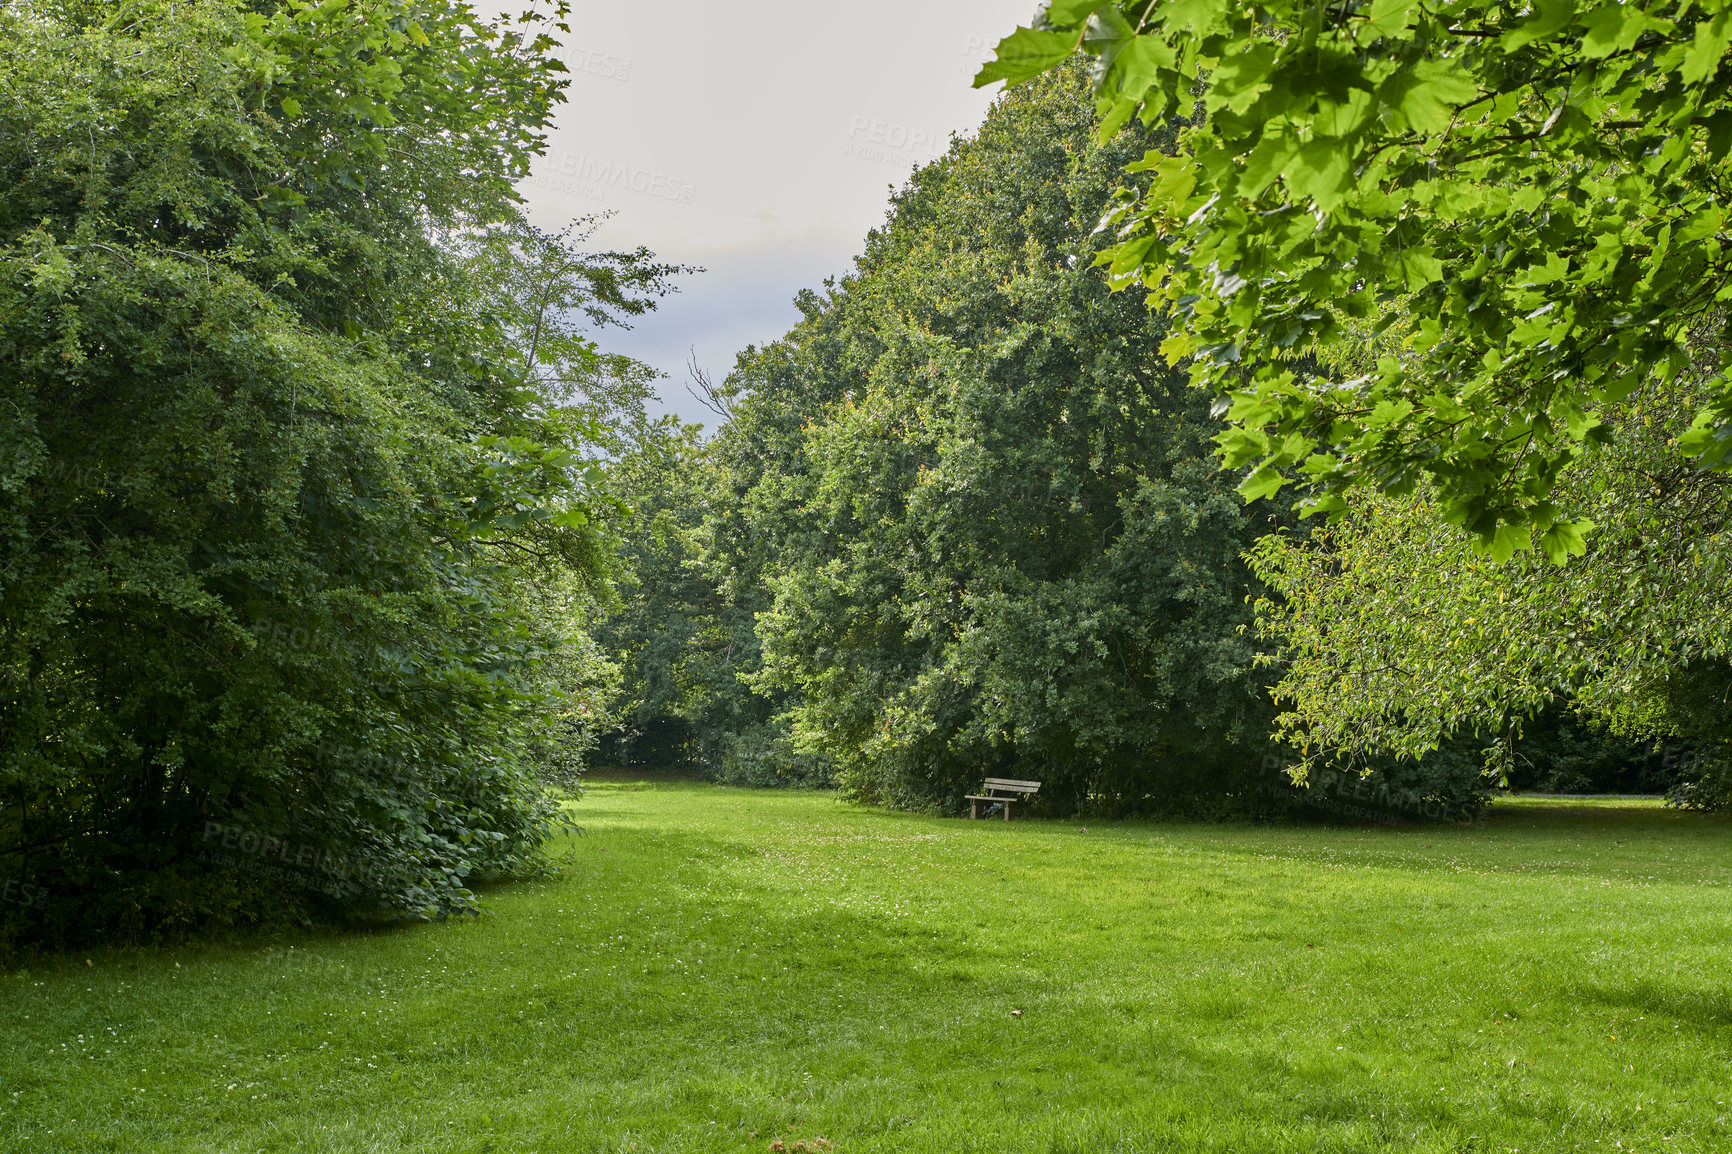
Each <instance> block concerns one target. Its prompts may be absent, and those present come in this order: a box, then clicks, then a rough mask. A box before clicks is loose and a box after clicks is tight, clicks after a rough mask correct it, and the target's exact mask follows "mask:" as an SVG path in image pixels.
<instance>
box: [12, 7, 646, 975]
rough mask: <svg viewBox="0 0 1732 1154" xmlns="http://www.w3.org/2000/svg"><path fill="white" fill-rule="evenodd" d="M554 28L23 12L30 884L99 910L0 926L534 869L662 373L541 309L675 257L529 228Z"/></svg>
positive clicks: (371, 895) (15, 146) (321, 903)
mask: <svg viewBox="0 0 1732 1154" xmlns="http://www.w3.org/2000/svg"><path fill="white" fill-rule="evenodd" d="M523 19H524V21H526V22H527V24H526V25H520V26H518V27H517V28H515V29H511V28H495V27H492V26H490V25H488V24H487V23H485V22H484V21H482V20H480V19H479V18H478V17H476V16H475V15H474V14H473V13H472V12H471V11H470V9H469V8H468V7H467V6H465V5H461V4H447V3H437V2H430V3H424V4H420V3H411V2H399V0H366V2H358V3H349V4H344V3H342V2H341V0H338V2H334V3H326V4H323V5H320V6H317V7H314V6H310V5H307V4H302V3H299V2H296V0H290V2H288V3H285V4H282V5H264V6H252V7H248V6H244V5H240V4H236V3H230V2H226V0H195V2H191V3H187V2H177V3H174V4H172V5H171V4H167V3H154V2H150V0H146V2H144V3H131V4H126V5H118V4H109V3H102V2H97V0H73V2H69V3H55V4H46V3H44V4H36V3H22V4H11V5H8V6H6V7H5V8H4V9H0V173H4V174H5V175H4V184H5V190H6V191H5V196H4V197H3V198H0V363H4V365H5V366H6V371H5V373H4V376H3V379H0V494H3V498H0V803H3V806H4V808H3V809H0V874H3V876H4V877H6V878H7V879H23V880H24V881H26V882H28V883H30V884H32V885H34V886H36V887H38V889H39V890H42V891H46V892H51V893H53V894H55V895H56V897H57V898H58V899H59V900H56V901H54V902H52V903H48V904H46V905H38V907H37V908H33V909H32V908H24V909H20V908H19V907H18V906H16V905H13V906H9V907H7V908H5V909H0V920H3V921H4V923H5V926H4V932H0V937H5V936H7V935H12V936H19V935H22V936H26V937H32V938H36V939H39V940H63V941H70V940H78V939H80V938H85V937H89V936H91V935H92V934H94V933H96V932H106V933H109V934H133V935H148V934H155V933H161V932H169V931H172V930H174V929H175V928H176V927H182V926H186V925H191V924H194V923H202V922H215V921H223V920H245V919H249V918H254V917H259V916H264V915H266V914H270V913H283V912H290V913H303V914H304V913H307V912H311V911H314V910H316V909H321V908H322V909H328V910H338V911H345V912H349V913H366V912H369V911H381V912H389V913H394V914H399V915H401V914H425V913H436V912H443V911H449V910H455V909H463V908H468V907H469V906H470V905H471V904H472V898H471V896H470V891H469V888H468V887H469V885H470V883H471V882H472V881H473V880H475V879H477V878H486V877H490V876H497V875H500V874H504V873H508V872H512V871H518V870H522V869H525V868H529V867H531V866H533V864H534V862H535V860H536V855H537V852H538V847H539V846H540V844H541V842H542V840H543V839H544V837H545V836H546V835H547V833H548V831H549V829H550V822H552V821H553V819H554V816H555V811H554V809H553V807H552V806H551V804H550V803H549V802H548V801H547V800H546V799H545V798H544V796H543V794H542V791H541V789H540V787H539V785H538V783H537V781H536V780H535V776H534V774H533V773H532V771H531V767H530V766H529V765H528V764H527V760H526V757H525V751H526V750H527V749H528V748H530V746H531V743H533V742H534V741H535V740H537V734H538V733H543V734H545V729H546V726H545V720H546V718H545V716H544V715H545V714H546V713H547V712H548V710H549V709H550V708H551V706H550V704H549V703H548V702H547V701H546V700H545V699H544V695H543V693H542V690H544V689H546V688H547V679H546V677H545V676H544V675H543V673H542V672H540V671H539V666H540V664H541V662H542V660H543V658H545V657H546V656H547V654H548V653H549V652H550V650H552V649H553V648H554V647H555V646H556V645H557V643H558V642H559V641H560V640H561V639H562V637H567V636H570V635H571V633H572V628H571V622H572V621H573V620H574V619H575V618H574V617H573V612H574V610H573V605H572V595H573V593H574V591H575V592H579V593H580V592H581V591H583V590H584V589H586V588H588V587H593V585H594V584H595V582H596V581H597V580H598V579H599V577H600V574H601V565H602V558H603V555H604V549H603V546H602V543H601V542H600V541H599V540H598V538H597V536H596V529H595V526H596V522H595V519H594V516H593V514H594V513H595V512H596V510H597V507H598V505H599V504H601V503H602V499H601V498H600V497H599V496H598V495H597V493H596V485H597V484H598V482H599V480H600V478H599V474H598V473H597V471H596V468H595V465H594V462H593V461H592V460H591V458H593V457H594V456H595V455H596V454H595V452H594V451H593V450H592V449H590V448H588V447H587V446H589V445H590V444H591V443H592V442H594V441H596V440H597V439H598V438H600V437H601V436H602V430H601V425H600V421H601V419H602V413H601V411H600V410H599V409H598V408H597V405H600V406H602V407H603V408H605V407H606V405H608V404H612V403H615V401H617V400H618V399H619V398H618V397H617V395H615V394H609V393H608V392H607V389H606V388H605V387H603V386H604V385H605V384H606V383H607V382H609V381H612V382H616V383H617V381H618V379H619V377H620V375H621V374H620V372H619V371H618V366H617V365H615V366H610V365H609V364H608V363H606V362H605V361H604V360H603V359H602V358H600V357H599V356H598V355H597V354H596V352H595V350H594V348H593V346H591V345H589V344H588V342H587V341H585V340H583V339H581V338H578V337H577V336H575V335H574V331H573V330H572V329H571V327H570V324H571V323H572V322H570V321H561V320H559V319H558V318H557V317H547V318H543V319H545V320H546V321H547V323H546V324H545V325H544V324H541V323H539V321H538V320H537V319H536V316H535V314H534V312H533V309H532V308H531V307H530V306H531V304H532V302H533V301H534V300H535V299H536V298H535V297H534V295H533V294H526V293H525V292H523V291H521V290H522V289H523V287H524V285H526V284H529V283H541V284H552V283H556V282H557V283H562V284H565V285H567V286H568V287H569V286H571V285H573V284H583V285H587V286H588V289H587V290H586V291H588V293H589V295H590V297H591V298H592V299H593V300H595V302H596V307H598V308H601V309H603V310H608V309H612V308H615V307H617V306H620V305H622V304H623V303H624V298H625V297H635V296H637V295H639V294H637V293H635V292H633V291H631V285H633V284H634V283H635V284H638V285H639V286H648V287H650V288H651V289H652V290H653V287H654V285H655V284H656V283H657V282H658V281H659V278H660V276H661V275H662V272H663V271H665V270H657V269H655V268H654V267H653V266H650V265H649V264H648V262H647V261H646V259H645V257H644V255H643V254H625V255H622V256H618V257H614V258H604V259H601V260H599V261H593V260H592V261H590V262H589V263H590V265H591V270H592V273H593V275H590V276H588V277H584V276H579V275H576V274H574V272H573V268H574V265H578V264H583V263H584V258H581V257H580V256H579V255H578V254H576V253H574V252H573V251H572V250H571V249H570V247H569V245H567V244H565V243H564V242H563V241H561V240H560V238H557V237H551V238H550V237H546V236H542V235H541V234H538V233H535V232H534V230H532V229H529V228H528V226H527V225H525V224H523V222H522V221H521V219H520V218H519V216H518V213H517V209H516V205H515V199H514V194H513V193H512V191H511V183H512V181H513V180H514V179H517V178H520V177H521V176H522V175H524V173H525V172H526V170H527V166H528V163H529V161H530V159H531V157H532V154H533V153H534V152H535V151H537V150H538V149H539V147H540V139H541V132H542V130H543V129H544V127H545V126H546V124H547V121H548V117H549V115H550V111H551V108H552V107H553V105H554V103H555V102H556V101H557V100H559V99H560V98H561V96H560V84H559V83H558V81H557V79H556V77H555V76H554V75H553V74H551V73H550V71H549V67H550V66H549V63H548V61H547V60H546V58H545V57H544V54H543V53H544V50H545V49H546V48H547V47H548V46H549V43H550V42H549V41H548V40H547V39H546V38H545V37H544V36H542V35H541V34H540V32H539V31H538V28H540V27H542V26H541V25H540V24H538V23H537V22H538V21H539V20H540V19H541V18H540V17H537V16H535V15H534V14H533V13H531V14H526V16H525V17H524V18H523ZM502 265H506V266H510V267H512V268H516V269H518V270H519V271H520V272H521V274H522V275H521V276H520V277H518V278H516V279H513V278H510V277H502V276H500V275H497V274H498V269H499V268H500V267H501V266H502ZM574 277H575V280H574ZM634 278H635V279H634ZM616 290H617V291H616ZM610 294H612V296H611V299H610ZM649 295H651V296H653V291H652V292H650V294H649ZM631 307H633V308H635V307H637V306H635V305H633V306H631ZM626 311H630V309H627V310H626ZM549 378H553V379H558V380H561V381H567V382H569V381H574V380H578V379H579V378H581V379H583V380H587V381H589V382H590V383H591V384H593V385H594V386H595V389H593V390H591V392H596V393H597V395H598V396H600V397H601V398H602V399H601V400H594V398H592V401H593V403H588V404H572V403H569V397H567V396H563V395H561V394H560V393H559V392H558V391H557V390H551V389H549V388H547V387H546V385H547V381H548V379H549ZM615 392H616V394H617V390H616V391H615ZM586 395H588V394H586ZM610 395H612V396H614V400H608V399H607V398H608V397H609V396H610ZM525 562H532V563H533V567H534V568H535V569H536V571H537V573H538V574H539V576H540V577H541V579H542V587H541V588H540V589H539V590H537V589H534V588H532V587H531V586H529V585H528V584H526V583H524V582H521V581H518V580H516V579H515V577H514V573H517V572H518V571H519V570H520V568H521V566H522V565H523V564H524V563H525ZM562 590H563V592H562Z"/></svg>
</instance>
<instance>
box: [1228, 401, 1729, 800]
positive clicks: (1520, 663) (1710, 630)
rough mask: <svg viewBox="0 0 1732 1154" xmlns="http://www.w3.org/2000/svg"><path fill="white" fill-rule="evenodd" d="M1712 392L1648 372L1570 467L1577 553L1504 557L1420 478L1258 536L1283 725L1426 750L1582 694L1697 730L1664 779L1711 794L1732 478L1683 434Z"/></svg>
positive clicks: (1385, 746) (1518, 724) (1594, 705)
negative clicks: (1656, 381) (1441, 508)
mask: <svg viewBox="0 0 1732 1154" xmlns="http://www.w3.org/2000/svg"><path fill="white" fill-rule="evenodd" d="M1699 400H1700V398H1699V395H1697V394H1695V393H1693V392H1691V391H1690V389H1689V388H1688V387H1687V386H1686V385H1685V384H1684V383H1683V382H1679V383H1675V384H1674V385H1673V386H1669V387H1661V386H1651V387H1650V388H1648V389H1646V390H1643V391H1642V392H1639V393H1637V394H1636V395H1635V396H1634V397H1632V398H1631V400H1630V401H1629V402H1627V403H1625V404H1623V405H1620V406H1619V407H1618V408H1617V409H1616V410H1615V411H1614V412H1613V414H1611V417H1610V422H1611V423H1612V424H1613V425H1614V427H1615V428H1616V431H1617V436H1616V438H1615V440H1614V442H1613V444H1612V445H1611V446H1609V447H1607V448H1605V449H1603V450H1601V451H1600V452H1598V453H1596V454H1594V455H1593V456H1592V457H1590V458H1589V459H1588V460H1586V461H1584V462H1582V463H1581V464H1579V465H1578V466H1577V467H1575V468H1573V469H1571V470H1570V471H1569V473H1567V474H1566V476H1565V481H1564V483H1565V486H1566V489H1565V492H1566V494H1567V495H1568V497H1569V499H1570V500H1571V502H1572V503H1573V504H1574V505H1575V507H1577V508H1581V509H1583V510H1585V511H1587V512H1588V513H1589V515H1590V516H1592V517H1593V519H1594V520H1595V521H1596V522H1597V523H1598V525H1599V530H1598V532H1596V534H1595V535H1594V538H1593V539H1592V541H1591V542H1590V544H1589V548H1588V550H1587V553H1586V556H1584V557H1583V558H1581V559H1580V560H1578V561H1576V562H1574V563H1573V564H1571V565H1569V566H1566V567H1563V568H1558V567H1554V566H1551V565H1548V564H1545V563H1544V562H1543V561H1541V560H1538V559H1536V558H1534V557H1532V556H1531V555H1524V556H1518V557H1516V558H1514V559H1513V560H1511V561H1509V562H1507V563H1506V564H1503V565H1497V564H1492V563H1490V562H1489V561H1487V560H1486V559H1484V558H1482V557H1480V556H1478V555H1476V553H1475V552H1474V551H1473V550H1472V549H1471V548H1470V547H1469V546H1468V544H1467V543H1466V542H1465V541H1463V540H1462V539H1461V538H1460V537H1459V535H1458V534H1456V533H1454V532H1452V531H1451V529H1450V527H1449V526H1448V525H1446V524H1445V523H1444V522H1443V520H1442V519H1441V518H1440V517H1439V516H1438V515H1437V512H1436V509H1435V507H1434V506H1433V505H1432V504H1431V503H1430V502H1428V501H1427V500H1425V499H1424V498H1423V497H1421V498H1412V497H1409V498H1391V497H1381V496H1378V497H1365V498H1356V499H1355V501H1354V502H1353V503H1352V505H1351V508H1350V512H1349V514H1348V515H1347V516H1346V517H1344V518H1342V519H1341V520H1340V521H1339V522H1338V523H1336V524H1334V525H1332V526H1330V527H1329V529H1328V530H1327V531H1325V532H1322V533H1319V534H1317V535H1316V536H1314V537H1312V538H1311V539H1309V540H1303V541H1302V540H1298V539H1296V538H1292V537H1287V536H1279V535H1276V536H1271V537H1269V538H1266V539H1265V540H1263V541H1262V542H1260V543H1259V544H1258V546H1257V548H1256V550H1255V552H1254V555H1253V561H1254V564H1255V566H1256V568H1257V570H1258V572H1259V573H1260V574H1261V576H1262V577H1263V578H1264V580H1265V581H1267V582H1268V584H1269V586H1270V588H1271V589H1272V590H1273V591H1274V592H1275V594H1277V595H1276V596H1272V597H1270V598H1269V599H1267V600H1265V601H1264V602H1263V604H1262V605H1261V609H1262V617H1261V622H1262V626H1263V628H1264V630H1265V632H1266V633H1267V634H1269V635H1270V636H1272V637H1273V638H1275V639H1277V640H1278V641H1279V643H1280V645H1281V650H1282V653H1283V655H1284V657H1285V665H1284V668H1283V673H1284V676H1283V679H1282V681H1281V682H1280V685H1279V686H1278V688H1277V693H1278V694H1279V695H1280V696H1281V698H1282V699H1283V700H1284V701H1285V702H1287V704H1288V706H1289V709H1288V711H1287V712H1286V713H1285V714H1284V715H1283V716H1282V718H1281V726H1282V728H1283V729H1284V730H1285V731H1286V732H1287V733H1288V734H1290V735H1291V736H1292V737H1293V739H1294V740H1295V741H1296V742H1305V743H1309V744H1310V745H1311V746H1313V747H1314V748H1316V749H1320V750H1327V751H1341V750H1349V751H1365V750H1373V749H1375V750H1383V751H1392V752H1396V753H1399V754H1403V755H1406V756H1418V755H1420V754H1421V753H1423V752H1424V751H1425V750H1427V749H1430V748H1432V747H1433V746H1434V745H1436V744H1437V743H1438V742H1439V741H1440V740H1442V739H1444V738H1445V737H1447V736H1448V735H1449V734H1451V733H1453V732H1457V731H1465V730H1478V731H1480V732H1481V733H1483V734H1485V735H1487V737H1488V739H1489V738H1496V739H1502V740H1504V741H1505V742H1506V743H1508V742H1510V741H1513V740H1514V738H1515V737H1516V736H1518V735H1519V734H1520V733H1521V731H1522V728H1523V723H1524V721H1525V720H1526V719H1527V718H1530V717H1534V716H1538V715H1542V714H1546V713H1548V712H1550V713H1553V714H1555V713H1556V712H1557V711H1558V710H1559V709H1560V708H1563V707H1568V708H1569V709H1571V710H1572V711H1574V712H1576V713H1579V714H1585V715H1586V716H1587V717H1589V718H1592V719H1597V720H1598V721H1599V722H1600V723H1601V724H1602V726H1606V727H1610V728H1611V729H1612V730H1613V731H1614V732H1616V733H1620V734H1622V735H1624V737H1625V738H1626V739H1633V740H1638V741H1657V742H1668V741H1676V740H1678V739H1688V740H1690V741H1691V742H1692V744H1691V745H1690V746H1689V751H1690V752H1689V759H1690V760H1689V763H1688V764H1687V765H1674V766H1670V767H1668V768H1672V769H1677V770H1678V771H1680V773H1679V780H1678V781H1676V782H1666V783H1665V784H1668V785H1672V784H1677V785H1681V786H1683V787H1684V791H1685V793H1688V794H1692V795H1693V796H1694V797H1695V800H1697V801H1698V802H1699V803H1701V802H1705V801H1706V799H1707V797H1708V795H1709V793H1711V792H1712V789H1711V788H1709V789H1707V790H1704V789H1703V788H1702V785H1703V783H1704V782H1707V781H1710V780H1712V779H1715V778H1716V777H1717V776H1718V774H1719V772H1720V771H1719V770H1718V769H1716V764H1717V762H1718V761H1720V760H1721V759H1722V758H1723V757H1724V753H1725V750H1726V746H1725V745H1724V739H1725V738H1726V737H1729V736H1732V733H1728V732H1727V727H1726V722H1725V720H1724V719H1725V718H1727V717H1728V716H1732V706H1729V699H1728V697H1727V692H1726V690H1727V684H1728V679H1727V676H1726V670H1727V669H1728V666H1727V655H1728V654H1732V572H1729V570H1728V560H1729V558H1732V536H1729V534H1732V483H1729V482H1732V479H1729V478H1728V477H1726V476H1725V475H1724V474H1715V473H1706V472H1702V471H1699V470H1696V469H1694V468H1692V467H1690V466H1689V465H1688V464H1685V463H1683V462H1680V461H1678V460H1677V458H1676V456H1675V455H1674V454H1673V453H1672V451H1671V446H1672V444H1673V438H1674V437H1675V436H1676V434H1677V433H1678V432H1679V430H1680V429H1681V428H1683V427H1685V426H1687V424H1688V422H1689V420H1690V419H1691V414H1692V412H1693V411H1694V410H1695V408H1696V407H1697V404H1698V403H1699ZM1615 740H1616V739H1613V741H1614V744H1615ZM1513 756H1514V750H1513V748H1512V749H1511V750H1510V751H1509V757H1508V758H1506V762H1508V764H1506V769H1508V770H1510V771H1512V772H1513V771H1514V769H1515V766H1514V764H1513Z"/></svg>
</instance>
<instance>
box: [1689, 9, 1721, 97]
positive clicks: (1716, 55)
mask: <svg viewBox="0 0 1732 1154" xmlns="http://www.w3.org/2000/svg"><path fill="white" fill-rule="evenodd" d="M1728 43H1732V18H1729V17H1728V14H1727V13H1726V12H1721V13H1720V14H1719V15H1718V16H1716V17H1714V19H1713V20H1711V21H1708V22H1707V23H1703V24H1698V25H1696V39H1695V40H1693V41H1692V42H1691V44H1690V47H1688V48H1686V49H1685V50H1684V65H1683V67H1681V68H1680V69H1678V75H1679V77H1681V78H1682V79H1683V81H1684V83H1685V84H1700V83H1702V81H1704V80H1706V79H1708V78H1709V77H1710V76H1713V75H1714V74H1715V73H1716V72H1718V71H1719V69H1720V62H1721V61H1722V60H1724V59H1725V57H1726V46H1727V44H1728Z"/></svg>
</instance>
